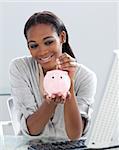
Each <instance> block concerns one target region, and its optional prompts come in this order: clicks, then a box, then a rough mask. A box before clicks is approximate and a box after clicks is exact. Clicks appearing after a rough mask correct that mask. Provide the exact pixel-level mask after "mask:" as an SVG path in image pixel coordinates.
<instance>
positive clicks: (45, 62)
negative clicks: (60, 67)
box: [27, 24, 66, 72]
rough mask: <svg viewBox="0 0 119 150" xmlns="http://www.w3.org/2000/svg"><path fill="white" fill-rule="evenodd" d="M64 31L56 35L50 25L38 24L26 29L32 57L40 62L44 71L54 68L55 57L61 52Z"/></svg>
mask: <svg viewBox="0 0 119 150" xmlns="http://www.w3.org/2000/svg"><path fill="white" fill-rule="evenodd" d="M65 37H66V36H65V32H64V31H63V32H61V34H60V35H59V36H58V35H57V33H56V31H55V29H54V28H53V27H52V26H51V25H47V24H38V25H34V26H32V27H31V28H30V29H29V30H28V31H27V43H28V47H29V50H30V53H31V55H32V57H33V58H35V59H36V60H37V62H38V63H40V64H41V66H42V67H43V69H44V71H45V72H46V71H48V70H52V69H55V68H56V59H57V58H58V57H59V56H60V55H61V54H62V43H63V41H64V40H65Z"/></svg>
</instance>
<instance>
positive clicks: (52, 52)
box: [10, 11, 97, 140]
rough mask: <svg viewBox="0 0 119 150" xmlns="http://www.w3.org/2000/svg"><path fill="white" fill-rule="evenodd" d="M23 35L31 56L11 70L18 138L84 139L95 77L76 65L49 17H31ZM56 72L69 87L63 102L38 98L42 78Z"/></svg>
mask: <svg viewBox="0 0 119 150" xmlns="http://www.w3.org/2000/svg"><path fill="white" fill-rule="evenodd" d="M24 35H25V37H26V41H27V45H28V48H29V51H30V53H31V57H22V58H16V59H14V60H13V61H12V62H11V65H10V83H11V91H12V92H11V94H12V97H13V102H14V107H15V110H16V113H15V114H17V120H18V121H19V125H20V128H19V134H25V135H28V136H30V137H31V136H37V137H40V136H41V135H42V136H48V137H49V136H53V137H62V138H65V139H70V140H76V139H84V140H85V139H86V137H87V132H88V129H89V126H90V119H91V112H92V104H93V102H94V96H95V92H96V84H97V79H96V75H95V73H94V72H93V71H91V70H90V69H89V68H87V67H85V66H84V65H81V64H79V63H77V62H76V59H75V56H74V54H73V51H72V49H71V47H70V45H69V41H68V33H67V30H66V28H65V26H64V24H63V22H62V21H61V20H60V19H59V18H58V17H57V16H56V15H55V14H53V13H52V12H48V11H43V12H38V13H35V14H33V15H32V16H31V17H30V18H29V19H28V21H27V22H26V24H25V27H24ZM55 69H58V70H63V71H67V73H68V75H69V78H70V81H71V86H70V90H69V92H67V95H66V97H63V95H62V94H61V93H58V94H53V95H48V93H46V92H45V91H44V93H43V87H42V81H43V78H44V75H45V74H46V73H47V72H48V71H50V70H55ZM48 101H49V102H50V103H48ZM13 118H14V116H13Z"/></svg>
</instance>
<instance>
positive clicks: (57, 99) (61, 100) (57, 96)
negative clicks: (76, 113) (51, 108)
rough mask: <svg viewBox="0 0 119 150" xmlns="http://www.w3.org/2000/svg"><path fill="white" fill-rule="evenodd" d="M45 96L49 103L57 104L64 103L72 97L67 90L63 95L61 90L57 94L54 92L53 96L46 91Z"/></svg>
mask: <svg viewBox="0 0 119 150" xmlns="http://www.w3.org/2000/svg"><path fill="white" fill-rule="evenodd" d="M44 98H45V100H46V101H47V103H51V102H53V103H55V104H59V103H60V104H64V103H65V101H66V100H69V98H70V92H67V94H66V96H64V95H62V94H61V93H60V92H59V93H57V94H52V95H51V96H50V95H49V94H48V93H46V92H45V93H44Z"/></svg>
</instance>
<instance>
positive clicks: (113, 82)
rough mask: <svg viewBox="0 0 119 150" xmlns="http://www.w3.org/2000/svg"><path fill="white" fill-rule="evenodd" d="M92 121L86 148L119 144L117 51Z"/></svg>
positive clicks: (118, 59) (118, 61)
mask: <svg viewBox="0 0 119 150" xmlns="http://www.w3.org/2000/svg"><path fill="white" fill-rule="evenodd" d="M97 111H98V112H97V115H96V117H95V119H94V122H93V125H92V128H91V132H90V134H89V138H88V140H87V145H88V147H92V148H93V147H97V148H98V147H104V146H112V145H117V144H119V50H114V61H113V64H112V68H111V72H110V75H109V78H108V81H107V85H106V89H105V91H104V96H103V98H102V100H101V102H100V106H99V109H98V110H97Z"/></svg>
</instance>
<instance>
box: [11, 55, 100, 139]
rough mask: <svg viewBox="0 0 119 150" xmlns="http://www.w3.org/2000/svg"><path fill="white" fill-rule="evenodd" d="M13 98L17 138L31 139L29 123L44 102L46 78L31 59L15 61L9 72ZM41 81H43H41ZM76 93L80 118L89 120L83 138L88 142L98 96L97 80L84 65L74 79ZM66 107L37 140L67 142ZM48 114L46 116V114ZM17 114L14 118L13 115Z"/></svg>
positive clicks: (55, 115) (57, 110)
mask: <svg viewBox="0 0 119 150" xmlns="http://www.w3.org/2000/svg"><path fill="white" fill-rule="evenodd" d="M9 76H10V85H11V96H12V98H13V103H14V113H13V114H12V115H13V116H12V118H13V120H17V121H16V125H17V131H16V132H17V134H23V135H26V136H30V135H29V131H28V129H27V125H26V119H27V117H28V116H29V115H31V114H33V113H34V112H35V111H37V109H38V107H40V105H41V104H42V102H43V97H42V91H41V89H42V87H41V85H42V84H41V81H42V80H43V74H42V70H41V67H40V69H39V66H38V64H37V62H36V60H34V59H33V58H32V57H31V56H24V57H20V58H16V59H14V60H12V62H11V63H10V69H9ZM39 77H40V78H39ZM74 81H75V82H74V91H75V95H76V98H77V103H78V105H79V108H80V113H81V116H82V117H84V118H85V119H86V127H85V129H84V132H83V136H82V138H86V136H87V132H88V130H89V127H90V120H91V114H92V104H93V103H94V96H95V93H96V86H97V78H96V75H95V73H94V72H92V71H91V70H90V69H89V68H87V67H85V66H84V65H82V64H79V66H78V67H77V70H76V73H75V77H74ZM63 109H64V107H63V104H58V106H57V107H56V110H55V114H54V117H53V119H52V121H51V120H49V122H48V123H47V125H46V126H45V129H44V130H43V132H42V133H40V134H39V135H38V136H37V138H38V137H41V136H44V137H49V136H53V137H60V138H66V139H68V137H67V135H66V131H65V125H64V110H63ZM46 113H47V112H46ZM14 114H15V115H14ZM30 137H31V136H30Z"/></svg>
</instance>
